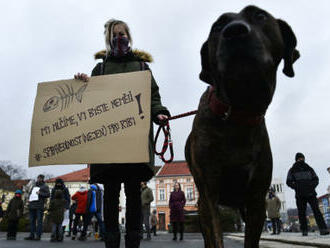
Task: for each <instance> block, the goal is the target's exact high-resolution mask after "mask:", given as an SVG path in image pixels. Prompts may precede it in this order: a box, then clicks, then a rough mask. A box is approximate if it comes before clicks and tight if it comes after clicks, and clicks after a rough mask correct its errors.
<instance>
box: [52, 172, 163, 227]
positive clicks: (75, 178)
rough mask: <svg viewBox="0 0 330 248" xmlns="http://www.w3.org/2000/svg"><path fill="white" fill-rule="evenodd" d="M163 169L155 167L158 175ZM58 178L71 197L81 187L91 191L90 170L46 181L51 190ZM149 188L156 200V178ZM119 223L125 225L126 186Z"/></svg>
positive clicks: (121, 200) (122, 192) (122, 186)
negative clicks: (61, 180)
mask: <svg viewBox="0 0 330 248" xmlns="http://www.w3.org/2000/svg"><path fill="white" fill-rule="evenodd" d="M160 168H161V166H155V172H156V173H157V172H158V170H159V169H160ZM57 178H62V179H63V181H64V182H65V185H66V187H67V188H68V190H69V192H70V195H71V196H72V195H73V194H74V193H76V192H77V191H78V190H79V188H80V187H81V186H84V187H86V188H87V189H89V187H90V185H89V183H88V182H89V179H90V171H89V168H85V169H82V170H78V171H73V172H71V173H68V174H64V175H61V176H57V177H54V178H51V179H49V180H47V181H46V183H47V184H48V186H49V188H50V190H51V189H52V188H53V187H54V185H55V181H56V179H57ZM101 187H103V185H101ZM148 187H149V188H150V189H151V190H152V192H153V195H154V199H155V198H156V197H155V194H156V184H155V177H154V178H152V179H151V180H150V181H149V182H148ZM154 209H156V201H155V200H154V201H153V202H152V203H151V211H152V210H154ZM119 210H120V211H119V223H120V224H125V222H126V219H125V212H126V196H125V193H124V184H122V185H121V190H120V195H119Z"/></svg>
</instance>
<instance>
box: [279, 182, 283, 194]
mask: <svg viewBox="0 0 330 248" xmlns="http://www.w3.org/2000/svg"><path fill="white" fill-rule="evenodd" d="M280 190H281V191H280V192H281V193H282V192H283V191H282V184H280Z"/></svg>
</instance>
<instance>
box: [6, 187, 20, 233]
mask: <svg viewBox="0 0 330 248" xmlns="http://www.w3.org/2000/svg"><path fill="white" fill-rule="evenodd" d="M23 208H24V204H23V200H22V191H21V190H16V192H15V196H14V198H13V199H11V200H10V202H9V204H8V208H7V217H8V232H7V240H16V233H17V227H18V222H19V219H20V218H21V217H22V216H23Z"/></svg>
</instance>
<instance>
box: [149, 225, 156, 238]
mask: <svg viewBox="0 0 330 248" xmlns="http://www.w3.org/2000/svg"><path fill="white" fill-rule="evenodd" d="M150 231H151V232H152V233H153V234H154V236H157V233H156V232H157V226H156V225H155V226H152V227H151V230H150Z"/></svg>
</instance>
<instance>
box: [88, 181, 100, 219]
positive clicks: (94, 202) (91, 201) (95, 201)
mask: <svg viewBox="0 0 330 248" xmlns="http://www.w3.org/2000/svg"><path fill="white" fill-rule="evenodd" d="M93 193H94V194H93ZM102 197H103V195H102V191H101V190H100V189H99V188H98V187H96V186H95V185H92V186H91V188H90V190H88V193H87V211H89V212H91V213H100V212H101V211H102V203H103V201H102Z"/></svg>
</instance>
